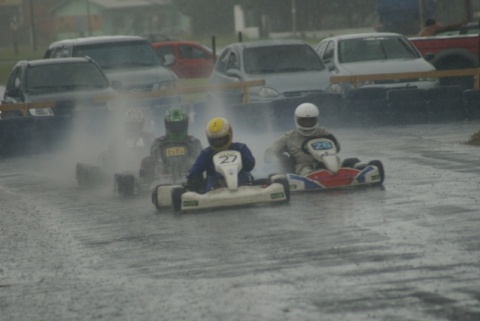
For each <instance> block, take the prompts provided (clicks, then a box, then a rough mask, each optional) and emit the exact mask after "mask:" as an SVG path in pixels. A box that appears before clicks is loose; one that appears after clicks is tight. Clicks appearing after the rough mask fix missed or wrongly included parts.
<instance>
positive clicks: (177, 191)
mask: <svg viewBox="0 0 480 321" xmlns="http://www.w3.org/2000/svg"><path fill="white" fill-rule="evenodd" d="M185 191H186V189H185V187H183V186H182V187H175V188H173V189H172V209H173V212H174V213H180V211H181V210H182V195H183V193H185Z"/></svg>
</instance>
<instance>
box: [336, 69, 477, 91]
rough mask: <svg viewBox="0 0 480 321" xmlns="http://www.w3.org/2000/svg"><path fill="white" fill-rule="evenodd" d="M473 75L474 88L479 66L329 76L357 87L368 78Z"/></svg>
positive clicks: (338, 81)
mask: <svg viewBox="0 0 480 321" xmlns="http://www.w3.org/2000/svg"><path fill="white" fill-rule="evenodd" d="M465 76H473V77H474V80H475V84H474V88H475V89H479V88H480V68H472V69H455V70H453V69H452V70H436V71H425V72H406V73H393V74H369V75H349V76H330V82H331V83H342V82H350V83H353V84H354V86H355V88H358V87H359V86H360V84H361V83H362V82H363V81H369V80H373V81H375V80H391V79H409V78H442V77H465Z"/></svg>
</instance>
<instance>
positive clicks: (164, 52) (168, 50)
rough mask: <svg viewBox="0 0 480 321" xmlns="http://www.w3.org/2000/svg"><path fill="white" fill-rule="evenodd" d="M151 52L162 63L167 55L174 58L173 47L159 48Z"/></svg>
mask: <svg viewBox="0 0 480 321" xmlns="http://www.w3.org/2000/svg"><path fill="white" fill-rule="evenodd" d="M153 50H154V51H155V53H156V54H157V56H158V57H159V58H160V59H161V60H162V61H163V60H164V59H165V56H167V55H171V56H173V57H175V48H174V47H173V46H161V47H158V48H153Z"/></svg>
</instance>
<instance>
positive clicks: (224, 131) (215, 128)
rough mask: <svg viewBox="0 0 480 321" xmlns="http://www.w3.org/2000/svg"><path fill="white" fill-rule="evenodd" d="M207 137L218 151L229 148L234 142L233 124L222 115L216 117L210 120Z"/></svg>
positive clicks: (212, 146)
mask: <svg viewBox="0 0 480 321" xmlns="http://www.w3.org/2000/svg"><path fill="white" fill-rule="evenodd" d="M206 133H207V139H208V143H209V144H210V147H211V148H212V149H213V150H214V151H216V152H219V151H222V150H227V149H229V148H230V145H231V144H232V138H233V134H232V126H231V125H230V123H229V122H228V120H226V119H225V118H222V117H215V118H213V119H212V120H210V121H209V122H208V125H207V130H206Z"/></svg>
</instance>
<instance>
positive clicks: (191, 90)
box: [0, 79, 265, 115]
mask: <svg viewBox="0 0 480 321" xmlns="http://www.w3.org/2000/svg"><path fill="white" fill-rule="evenodd" d="M264 85H265V80H264V79H260V80H252V81H245V82H233V83H229V84H219V85H208V86H195V87H178V88H172V89H161V90H157V91H148V92H129V93H118V94H115V95H113V96H99V97H95V98H93V99H92V101H93V102H94V103H106V102H108V101H113V100H118V99H125V98H127V99H132V98H133V99H144V98H156V97H165V96H176V95H188V94H196V93H202V92H209V91H218V90H229V89H242V90H243V103H245V104H247V103H249V102H250V91H249V89H250V87H256V86H264ZM34 108H55V102H54V101H45V102H37V103H19V104H2V105H0V111H13V110H20V111H21V112H22V113H23V115H27V110H28V109H34Z"/></svg>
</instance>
